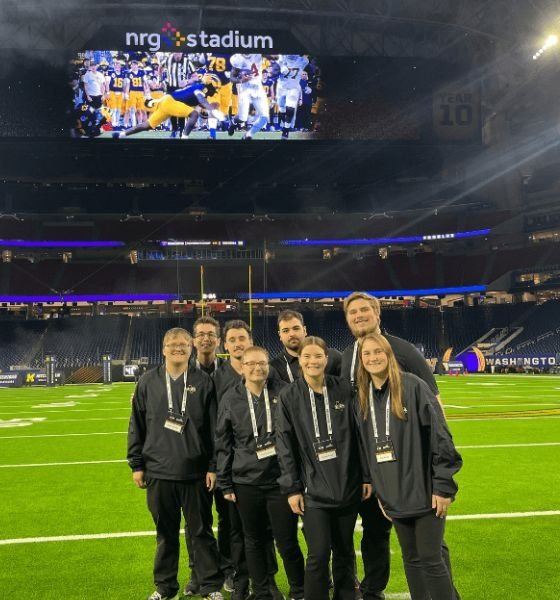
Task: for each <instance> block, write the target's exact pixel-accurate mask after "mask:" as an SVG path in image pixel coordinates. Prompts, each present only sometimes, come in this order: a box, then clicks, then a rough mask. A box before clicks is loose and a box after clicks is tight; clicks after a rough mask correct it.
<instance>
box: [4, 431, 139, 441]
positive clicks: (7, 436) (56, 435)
mask: <svg viewBox="0 0 560 600" xmlns="http://www.w3.org/2000/svg"><path fill="white" fill-rule="evenodd" d="M126 433H128V431H102V432H96V433H48V434H46V435H0V440H17V439H19V438H22V439H23V438H52V437H77V436H88V435H125V434H126Z"/></svg>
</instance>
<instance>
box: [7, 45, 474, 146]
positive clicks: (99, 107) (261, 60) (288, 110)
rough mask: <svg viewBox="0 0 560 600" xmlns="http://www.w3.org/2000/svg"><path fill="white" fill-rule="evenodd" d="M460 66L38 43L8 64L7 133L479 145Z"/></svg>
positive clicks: (468, 90) (98, 137) (172, 139)
mask: <svg viewBox="0 0 560 600" xmlns="http://www.w3.org/2000/svg"><path fill="white" fill-rule="evenodd" d="M4 68H6V65H5V66H4ZM456 69H457V67H456V65H447V64H446V63H444V62H438V63H437V64H435V63H434V61H433V60H418V59H410V58H407V59H404V58H402V59H401V58H386V57H348V56H340V57H339V56H336V57H334V56H314V55H312V54H305V53H300V54H264V53H262V54H257V53H252V54H242V53H239V52H219V51H216V52H194V53H192V52H168V51H154V52H152V51H150V50H148V49H132V50H131V49H127V50H126V51H124V50H83V51H79V52H78V51H77V52H75V53H71V55H70V56H67V57H65V58H64V61H62V64H61V61H60V60H58V61H54V60H53V61H51V60H50V57H49V54H48V53H42V54H40V55H35V54H32V53H30V54H26V55H25V56H20V57H14V58H13V59H12V60H11V61H10V63H9V68H7V69H6V71H5V72H4V73H2V72H0V80H2V84H3V90H4V93H3V95H2V97H1V98H0V137H12V136H15V137H27V138H28V137H32V138H33V137H42V138H53V137H56V138H61V137H62V138H75V139H84V140H88V139H95V140H100V141H102V140H112V139H119V140H120V139H122V138H125V139H126V140H130V141H135V140H161V141H163V142H169V143H175V141H183V142H188V141H189V140H196V141H198V140H210V141H212V140H219V141H227V140H232V141H236V140H237V141H241V140H268V141H274V140H287V141H290V142H292V141H294V142H297V141H298V140H311V141H313V140H326V141H339V140H341V141H354V140H356V141H370V140H372V141H381V142H386V141H389V142H407V143H408V142H428V143H432V142H434V141H440V140H441V141H443V142H468V143H473V142H474V143H478V142H480V93H479V90H477V89H476V88H475V89H473V88H472V86H471V87H469V86H467V87H463V86H461V85H458V84H457V83H456V80H455V79H454V77H455V76H456Z"/></svg>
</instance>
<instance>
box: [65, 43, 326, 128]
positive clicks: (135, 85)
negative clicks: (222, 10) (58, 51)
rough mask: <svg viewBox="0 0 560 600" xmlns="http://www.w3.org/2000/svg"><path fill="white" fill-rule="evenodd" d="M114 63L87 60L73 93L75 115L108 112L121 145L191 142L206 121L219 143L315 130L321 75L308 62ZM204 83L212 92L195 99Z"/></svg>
mask: <svg viewBox="0 0 560 600" xmlns="http://www.w3.org/2000/svg"><path fill="white" fill-rule="evenodd" d="M109 61H110V62H109ZM109 61H108V60H107V57H106V56H105V55H104V56H103V58H102V63H100V62H98V59H96V58H95V56H88V57H86V58H85V59H84V66H83V68H82V72H81V73H79V74H76V76H75V77H74V79H73V80H72V87H73V89H74V104H75V108H76V107H78V106H80V107H81V106H86V107H88V109H91V112H93V111H98V114H99V115H101V113H102V112H103V115H104V116H105V117H106V118H105V121H104V123H110V125H111V128H112V129H113V132H114V133H113V137H116V138H118V137H125V136H128V135H133V134H136V133H140V132H141V131H149V130H155V129H160V128H162V127H165V128H166V129H168V130H169V129H170V130H171V133H170V135H171V137H181V138H188V137H189V134H190V133H191V131H192V130H193V129H194V128H195V127H200V124H201V122H203V123H204V127H205V128H206V129H207V130H208V134H209V137H211V138H213V139H215V138H216V135H217V131H218V130H219V129H220V128H221V129H222V130H224V131H227V132H228V134H229V135H233V134H234V133H235V131H236V130H237V129H239V128H244V129H245V130H246V133H245V135H244V138H245V139H251V138H252V137H253V136H254V135H255V134H256V133H258V132H259V131H261V130H262V129H264V128H267V129H270V128H273V129H274V130H280V129H281V131H282V134H281V136H282V138H288V136H289V133H290V131H293V130H294V129H295V128H296V127H297V128H299V129H301V130H309V129H310V128H311V113H312V109H313V106H314V105H315V109H316V110H318V107H319V104H320V102H319V95H320V94H321V89H322V79H321V76H320V69H319V68H318V67H317V65H315V64H314V63H311V64H310V61H309V59H308V58H307V57H306V56H302V55H296V54H284V55H266V56H265V55H262V54H239V53H238V54H224V53H210V52H209V53H194V54H188V53H183V52H173V53H164V52H158V53H156V54H154V55H152V56H150V55H146V56H143V57H140V56H138V57H135V56H133V57H130V58H129V59H126V58H125V57H123V56H122V55H119V53H115V56H113V54H112V53H109ZM203 79H204V80H205V82H206V83H210V82H211V83H212V85H210V86H199V87H198V88H197V89H198V90H199V91H201V92H202V94H201V93H196V94H195V93H194V91H195V90H194V89H192V87H193V86H196V85H198V84H199V83H201V82H202V80H203ZM102 108H103V109H104V111H101V109H102ZM83 110H84V111H86V110H87V109H85V108H84V109H83ZM79 116H82V115H79ZM79 116H78V118H79ZM82 129H85V128H82ZM96 132H97V133H96V135H99V131H98V130H96Z"/></svg>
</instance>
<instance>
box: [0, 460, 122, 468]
mask: <svg viewBox="0 0 560 600" xmlns="http://www.w3.org/2000/svg"><path fill="white" fill-rule="evenodd" d="M125 462H127V461H126V460H124V459H118V460H77V461H75V462H53V463H24V464H21V465H0V469H19V468H20V467H61V466H66V465H105V464H110V463H125Z"/></svg>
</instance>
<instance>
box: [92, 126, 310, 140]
mask: <svg viewBox="0 0 560 600" xmlns="http://www.w3.org/2000/svg"><path fill="white" fill-rule="evenodd" d="M245 133H246V131H236V132H235V133H234V134H233V136H231V137H230V136H229V135H228V134H227V132H226V131H218V132H217V139H218V141H226V140H238V141H239V140H241V139H243V136H244V135H245ZM281 133H282V132H281V131H259V132H258V133H257V134H255V137H254V140H268V141H271V140H278V141H281V137H280V136H281ZM112 134H113V132H112V131H104V132H103V133H102V134H101V136H99V137H100V138H102V139H107V138H111V137H112ZM170 135H171V132H169V131H154V130H153V129H151V130H150V131H142V132H140V133H137V134H135V135H132V136H130V137H127V138H126V141H127V142H128V141H132V140H168V141H171V142H177V143H181V142H182V143H188V142H189V141H190V140H207V139H208V138H209V135H210V134H209V132H208V131H202V130H196V131H193V132H192V133H191V134H190V135H189V138H188V139H183V140H181V139H179V138H175V139H170ZM316 137H317V134H316V133H315V132H311V131H292V132H290V138H289V139H290V140H311V139H314V138H316ZM282 141H285V140H282Z"/></svg>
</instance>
